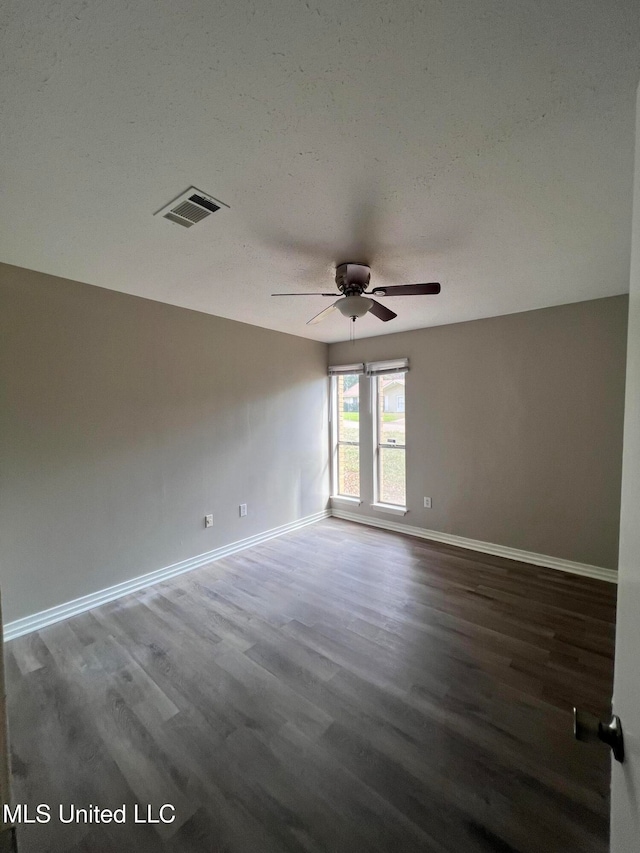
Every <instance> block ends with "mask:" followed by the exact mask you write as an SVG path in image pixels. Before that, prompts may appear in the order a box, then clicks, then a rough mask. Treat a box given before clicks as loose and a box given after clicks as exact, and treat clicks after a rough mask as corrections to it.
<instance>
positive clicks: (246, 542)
mask: <svg viewBox="0 0 640 853" xmlns="http://www.w3.org/2000/svg"><path fill="white" fill-rule="evenodd" d="M330 515H331V511H330V510H328V509H327V510H323V511H322V512H316V513H314V514H313V515H307V516H305V517H304V518H300V519H298V520H297V521H291V522H290V523H289V524H283V525H281V526H280V527H274V528H272V529H271V530H266V531H265V532H264V533H257V534H256V535H255V536H249V537H248V538H247V539H240V540H238V541H237V542H232V543H231V544H229V545H223V546H222V547H221V548H215V549H214V550H213V551H208V552H207V553H206V554H199V555H198V556H197V557H190V558H189V559H188V560H182V561H181V562H180V563H174V564H173V565H172V566H166V567H165V568H163V569H157V570H156V571H154V572H149V573H148V574H146V575H140V576H139V577H137V578H132V579H131V580H129V581H124V583H119V584H116V585H115V586H110V587H107V589H101V590H99V591H98V592H92V593H91V594H90V595H83V596H82V597H81V598H76V599H74V600H73V601H67V602H66V603H65V604H59V605H58V606H57V607H51V608H50V609H49V610H42V611H40V613H34V614H33V615H32V616H25V617H24V618H23V619H16V620H15V621H14V622H7V624H6V625H5V626H4V640H5V642H7V641H8V640H14V639H16V637H22V636H23V635H24V634H30V633H32V632H33V631H39V630H40V629H41V628H46V627H47V625H53V624H54V623H55V622H60V621H62V620H63V619H68V618H69V617H70V616H76V615H77V614H78V613H84V612H85V611H86V610H91V609H93V608H94V607H99V606H100V605H101V604H106V603H107V602H108V601H115V599H116V598H121V597H122V596H123V595H128V594H129V593H130V592H137V591H138V590H140V589H144V588H145V587H148V586H152V585H153V584H156V583H159V582H160V581H164V580H168V579H169V578H173V577H175V576H176V575H181V574H183V572H190V571H191V570H192V569H197V568H199V567H200V566H206V565H207V563H213V562H215V561H216V560H221V559H222V558H223V557H228V556H229V555H230V554H235V553H236V552H238V551H244V550H245V548H251V547H252V546H253V545H259V544H260V542H266V541H267V540H268V539H274V538H275V537H276V536H282V535H283V533H289V532H290V531H292V530H298V528H300V527H306V526H307V525H308V524H314V523H315V522H316V521H320V520H321V519H323V518H328V517H329V516H330Z"/></svg>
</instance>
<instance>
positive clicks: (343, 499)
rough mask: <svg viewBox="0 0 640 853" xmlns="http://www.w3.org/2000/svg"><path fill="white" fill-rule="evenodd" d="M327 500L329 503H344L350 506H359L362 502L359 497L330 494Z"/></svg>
mask: <svg viewBox="0 0 640 853" xmlns="http://www.w3.org/2000/svg"><path fill="white" fill-rule="evenodd" d="M329 500H330V501H331V503H336V502H337V503H345V504H351V505H352V506H360V504H361V503H362V501H361V500H360V498H350V497H349V496H348V495H331V497H330V498H329Z"/></svg>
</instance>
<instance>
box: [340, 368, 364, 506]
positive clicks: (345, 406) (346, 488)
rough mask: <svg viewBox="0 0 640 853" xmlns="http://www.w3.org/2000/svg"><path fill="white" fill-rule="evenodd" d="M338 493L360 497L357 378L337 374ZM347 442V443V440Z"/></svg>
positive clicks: (358, 385)
mask: <svg viewBox="0 0 640 853" xmlns="http://www.w3.org/2000/svg"><path fill="white" fill-rule="evenodd" d="M336 392H337V393H336V409H337V411H336V414H337V439H338V447H337V453H336V457H337V462H338V478H337V479H338V483H337V489H338V494H339V495H346V496H348V497H354V498H357V497H359V496H360V447H359V442H360V377H359V376H358V375H357V374H346V375H344V376H337V377H336ZM347 442H349V443H347Z"/></svg>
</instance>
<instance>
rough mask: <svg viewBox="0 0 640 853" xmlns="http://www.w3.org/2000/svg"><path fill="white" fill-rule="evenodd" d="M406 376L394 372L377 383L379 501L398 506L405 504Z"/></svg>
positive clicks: (379, 378)
mask: <svg viewBox="0 0 640 853" xmlns="http://www.w3.org/2000/svg"><path fill="white" fill-rule="evenodd" d="M405 375H406V374H404V373H393V374H389V375H387V376H379V377H378V380H377V382H378V411H377V432H378V497H377V499H378V500H379V501H381V502H382V503H389V504H397V505H399V506H405V504H406V482H405V480H406V474H405V452H404V450H402V449H401V447H402V446H403V445H404V443H405V414H404V410H405ZM387 448H389V449H387ZM391 448H394V449H391Z"/></svg>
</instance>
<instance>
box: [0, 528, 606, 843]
mask: <svg viewBox="0 0 640 853" xmlns="http://www.w3.org/2000/svg"><path fill="white" fill-rule="evenodd" d="M614 618H615V588H614V587H613V585H609V584H606V583H603V582H600V581H594V580H588V579H585V578H579V577H576V576H573V575H568V574H563V573H560V572H556V571H553V570H547V569H539V568H535V567H531V566H526V565H523V564H519V563H513V562H510V561H508V560H504V559H501V558H493V557H485V556H483V555H481V554H476V553H473V552H470V551H463V550H460V549H456V548H453V547H448V546H441V545H436V544H431V543H428V542H426V541H423V540H418V539H412V538H409V537H405V536H401V535H396V534H393V533H387V532H384V531H381V530H376V529H373V528H367V527H363V526H360V525H355V524H350V523H349V522H344V521H338V520H337V519H329V520H327V521H324V522H321V523H319V524H316V525H314V526H312V527H307V528H305V529H303V530H300V531H297V532H295V533H291V534H288V535H287V536H284V537H281V538H279V539H276V540H272V541H270V542H267V543H265V544H262V545H260V546H257V547H255V548H253V549H251V550H248V551H244V552H242V553H239V554H237V555H235V556H233V557H229V558H227V559H225V560H222V561H220V562H217V563H214V564H212V565H211V566H209V567H205V568H203V569H199V570H197V571H194V572H191V573H189V574H185V575H182V576H180V577H178V578H176V579H174V580H172V581H169V582H166V583H163V584H160V585H159V586H156V587H154V588H152V589H149V590H146V591H144V592H142V593H139V594H135V595H131V596H129V597H127V598H124V599H121V600H120V601H118V602H115V603H112V604H108V605H105V606H103V607H101V608H99V609H96V610H94V611H92V612H90V613H87V614H83V615H81V616H77V617H75V618H73V619H70V620H68V621H67V622H64V623H59V624H57V625H54V626H52V627H50V628H47V629H45V630H42V631H40V632H38V633H36V634H32V635H30V636H28V637H23V638H21V639H18V640H14V641H12V642H10V643H8V644H7V646H6V656H7V670H8V672H7V677H8V694H9V714H10V726H11V737H12V752H13V768H14V786H15V799H16V801H17V802H26V803H30V804H32V805H35V804H38V803H50V804H55V818H54V819H53V820H52V821H51V823H50V824H46V825H34V826H23V827H21V829H20V832H19V839H20V842H21V844H22V846H21V851H22V853H46V852H47V851H51V853H54V851H55V853H65V851H76V853H86V852H88V851H99V853H111V851H113V853H116V851H117V853H122V851H135V853H146V851H154V853H155V852H156V851H185V853H188V851H202V853H205V851H206V853H222V851H225V853H232V851H233V853H269V852H270V851H274V853H276V851H277V853H286V851H312V853H320V851H328V852H329V853H356V851H363V853H369V851H371V853H374V851H393V853H397V851H407V852H408V851H416V853H417V851H420V853H426V851H451V853H466V851H469V853H474V851H498V853H506V851H511V852H512V851H528V853H542V851H544V853H555V851H557V853H560V851H562V853H573V851H575V853H592V852H593V853H596V851H597V853H604V851H606V850H607V846H608V845H607V836H608V813H609V802H608V788H609V755H608V752H607V750H606V749H605V748H604V747H603V748H602V749H601V748H600V746H599V745H590V746H586V745H584V744H580V743H576V742H575V741H574V740H573V739H572V731H571V726H572V718H571V707H572V705H573V704H574V703H575V704H577V705H579V706H581V707H583V708H586V709H591V710H593V711H595V712H596V713H605V712H606V711H607V710H609V701H610V696H611V681H612V655H613V637H614ZM135 802H139V803H142V804H147V803H151V804H152V805H153V806H154V807H156V808H157V807H158V806H159V805H161V804H163V803H171V804H173V805H174V806H175V807H176V810H177V820H176V822H175V823H174V824H172V825H167V826H149V825H144V824H138V825H136V824H134V823H132V822H131V820H129V821H128V822H127V823H126V824H125V825H123V826H116V825H110V826H108V825H105V826H90V825H89V826H87V825H73V824H71V825H60V824H59V823H58V822H57V804H58V803H63V804H67V805H68V804H69V803H74V804H75V805H76V806H82V807H86V806H88V805H89V804H97V805H100V806H101V807H111V808H114V807H116V806H120V805H122V804H123V803H124V804H126V805H127V806H128V807H129V810H130V813H131V810H132V809H133V804H134V803H135Z"/></svg>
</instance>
